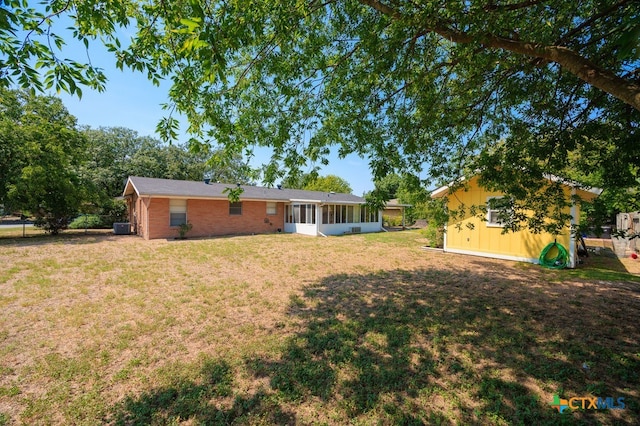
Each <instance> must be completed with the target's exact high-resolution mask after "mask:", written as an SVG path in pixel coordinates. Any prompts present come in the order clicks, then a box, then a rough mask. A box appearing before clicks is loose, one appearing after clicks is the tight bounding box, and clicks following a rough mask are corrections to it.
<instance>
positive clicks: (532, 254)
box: [445, 178, 579, 260]
mask: <svg viewBox="0 0 640 426" xmlns="http://www.w3.org/2000/svg"><path fill="white" fill-rule="evenodd" d="M570 190H571V189H570V188H568V187H567V191H568V192H570ZM501 195H502V194H501V193H497V192H489V191H486V190H484V189H482V188H480V187H479V186H478V185H477V178H473V179H471V180H470V182H469V184H468V189H467V190H466V191H465V190H464V189H460V190H458V191H457V192H455V193H454V194H449V196H448V200H449V203H448V207H449V210H450V211H452V210H459V208H460V204H461V203H462V204H464V205H465V206H466V216H465V217H464V218H463V219H461V220H460V219H459V218H458V219H456V220H455V221H453V220H452V221H451V222H450V223H449V224H448V226H447V234H446V237H445V238H446V249H447V250H451V251H464V252H470V253H471V252H475V253H478V254H484V255H491V256H493V255H495V256H496V257H508V258H517V259H521V260H535V259H537V258H538V257H539V256H540V252H541V251H542V249H543V248H544V247H545V246H546V245H547V244H549V243H551V242H553V241H554V240H557V241H558V243H560V244H562V245H563V246H564V247H565V248H566V249H567V250H569V244H570V240H571V235H570V234H571V233H570V229H569V228H568V227H567V228H566V230H565V232H563V234H562V235H558V236H557V237H555V236H553V235H551V234H547V233H542V234H534V233H532V232H530V231H528V230H523V231H519V232H509V233H506V234H503V233H502V228H501V227H492V226H489V225H488V224H487V222H485V221H483V220H481V219H480V218H478V217H474V216H472V215H471V213H470V212H469V207H470V206H473V205H475V206H481V205H486V204H487V199H488V198H489V197H499V196H501ZM577 209H578V208H577V206H576V208H575V210H574V211H575V212H576V216H577V217H576V218H575V220H576V221H577V220H578V217H579V216H578V214H577V213H578V210H577ZM567 213H570V212H569V211H568V210H567ZM468 224H473V228H472V229H470V228H469V227H468V226H467V225H468ZM456 225H460V226H456Z"/></svg>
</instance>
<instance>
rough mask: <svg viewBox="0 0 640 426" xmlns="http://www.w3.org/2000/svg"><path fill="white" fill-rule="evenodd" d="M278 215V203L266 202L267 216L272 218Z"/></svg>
mask: <svg viewBox="0 0 640 426" xmlns="http://www.w3.org/2000/svg"><path fill="white" fill-rule="evenodd" d="M277 214H278V203H276V202H275V201H267V215H268V216H274V215H277Z"/></svg>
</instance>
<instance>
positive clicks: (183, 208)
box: [169, 198, 187, 228]
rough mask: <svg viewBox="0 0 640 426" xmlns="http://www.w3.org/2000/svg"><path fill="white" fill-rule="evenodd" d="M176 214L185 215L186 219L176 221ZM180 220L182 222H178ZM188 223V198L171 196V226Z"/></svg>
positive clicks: (175, 226)
mask: <svg viewBox="0 0 640 426" xmlns="http://www.w3.org/2000/svg"><path fill="white" fill-rule="evenodd" d="M174 215H175V216H177V215H184V216H183V217H184V221H182V220H179V221H178V220H176V222H174ZM177 222H180V223H177ZM185 223H187V200H184V199H179V198H170V199H169V227H170V228H177V227H179V226H180V225H183V224H185Z"/></svg>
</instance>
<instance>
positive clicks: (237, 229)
mask: <svg viewBox="0 0 640 426" xmlns="http://www.w3.org/2000/svg"><path fill="white" fill-rule="evenodd" d="M240 187H241V188H242V190H243V191H242V194H241V195H240V199H239V201H238V202H230V201H229V197H228V194H227V192H225V190H228V189H235V188H236V185H232V184H221V183H205V182H193V181H181V180H171V179H155V178H145V177H136V176H131V177H129V179H127V183H126V185H125V188H124V192H123V196H124V198H125V200H126V201H127V205H128V209H129V223H130V226H131V232H132V233H134V234H137V235H140V236H142V237H143V238H145V239H147V240H149V239H154V238H173V237H176V236H177V235H178V227H179V226H180V225H181V224H183V223H187V222H189V223H190V224H191V225H193V228H192V229H191V231H189V233H188V236H189V237H210V236H217V235H234V234H266V233H275V232H290V233H301V234H307V235H340V234H345V233H360V232H363V233H364V232H378V231H381V230H382V215H381V214H380V212H379V211H377V210H374V209H372V208H370V207H369V206H367V205H366V202H365V200H364V198H362V197H358V196H355V195H352V194H337V193H331V192H320V191H305V190H300V189H280V188H264V187H259V186H249V185H242V186H240Z"/></svg>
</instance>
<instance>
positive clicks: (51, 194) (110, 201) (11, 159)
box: [0, 89, 255, 234]
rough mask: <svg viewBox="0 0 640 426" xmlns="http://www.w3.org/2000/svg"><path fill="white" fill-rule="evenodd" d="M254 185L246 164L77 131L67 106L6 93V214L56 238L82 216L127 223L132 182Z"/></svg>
mask: <svg viewBox="0 0 640 426" xmlns="http://www.w3.org/2000/svg"><path fill="white" fill-rule="evenodd" d="M132 175H135V176H144V177H155V178H167V179H179V180H200V179H202V178H203V176H205V175H207V176H208V177H210V178H212V180H214V181H217V182H229V183H250V182H251V181H252V179H254V177H255V175H254V174H253V171H252V169H251V168H249V167H248V166H247V165H246V164H244V163H243V162H242V159H241V158H237V157H236V158H234V159H232V160H229V159H228V158H226V157H224V158H223V157H222V156H216V155H215V152H212V151H211V150H210V149H209V148H208V147H206V148H205V149H201V150H197V152H196V151H194V150H189V149H188V148H187V147H186V145H175V144H174V145H167V144H164V143H161V142H160V141H159V140H157V139H154V138H152V137H149V136H139V135H138V134H137V132H135V131H134V130H131V129H127V128H123V127H100V128H97V129H92V128H90V127H78V125H77V120H76V118H75V117H74V116H73V115H71V114H70V113H69V112H68V111H67V109H66V108H65V107H64V105H63V104H62V101H61V100H60V99H58V98H56V97H52V96H36V95H34V94H31V93H30V92H28V91H16V90H8V89H0V207H1V208H2V210H3V212H4V213H11V212H21V213H24V214H26V215H28V216H32V217H34V218H35V221H36V225H38V226H41V227H42V228H44V229H45V230H46V231H48V232H50V233H52V234H56V233H58V232H59V231H61V230H63V229H65V228H66V227H67V225H68V224H69V222H70V220H71V219H72V218H73V217H75V216H77V215H78V214H79V213H92V214H96V215H101V216H106V217H107V218H109V217H110V218H112V219H113V220H121V219H122V216H123V215H125V214H126V206H125V204H124V202H122V201H118V200H116V197H118V196H120V195H121V194H122V190H123V188H124V183H125V181H126V178H127V177H128V176H132Z"/></svg>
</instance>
